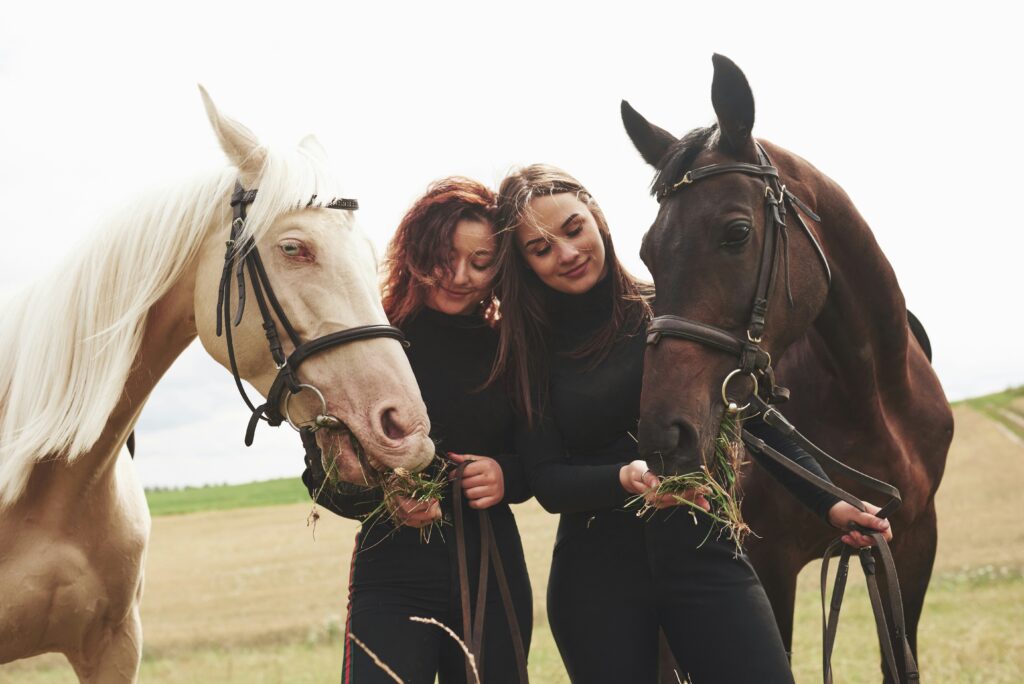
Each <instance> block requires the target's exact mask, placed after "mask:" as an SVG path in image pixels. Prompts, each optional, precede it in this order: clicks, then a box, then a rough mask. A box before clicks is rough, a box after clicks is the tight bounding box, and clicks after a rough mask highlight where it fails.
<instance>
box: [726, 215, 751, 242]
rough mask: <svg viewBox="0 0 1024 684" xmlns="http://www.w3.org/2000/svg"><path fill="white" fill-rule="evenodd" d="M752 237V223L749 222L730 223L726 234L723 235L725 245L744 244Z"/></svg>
mask: <svg viewBox="0 0 1024 684" xmlns="http://www.w3.org/2000/svg"><path fill="white" fill-rule="evenodd" d="M748 239H750V224H749V223H742V222H739V221H738V222H736V223H730V224H729V225H728V226H727V227H726V229H725V234H724V235H723V236H722V246H723V247H733V246H735V245H742V244H743V243H744V242H746V241H747V240H748Z"/></svg>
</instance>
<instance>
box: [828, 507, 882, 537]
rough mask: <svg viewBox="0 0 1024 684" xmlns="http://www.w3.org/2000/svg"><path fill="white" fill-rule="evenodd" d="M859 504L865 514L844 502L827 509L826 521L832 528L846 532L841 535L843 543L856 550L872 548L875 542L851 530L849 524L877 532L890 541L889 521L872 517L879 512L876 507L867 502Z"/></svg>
mask: <svg viewBox="0 0 1024 684" xmlns="http://www.w3.org/2000/svg"><path fill="white" fill-rule="evenodd" d="M861 503H863V504H864V508H866V509H867V512H864V511H859V510H857V507H856V506H854V505H852V504H848V503H846V502H845V501H840V502H839V503H837V504H835V505H834V506H832V508H830V509H828V521H829V522H830V523H831V524H832V526H833V527H838V528H839V529H841V530H845V531H846V534H844V535H843V541H844V542H845V543H847V544H849V545H850V546H854V547H857V548H863V547H867V546H874V544H875V540H874V539H872V538H871V537H869V536H867V535H866V534H861V533H860V532H857V531H856V530H851V529H850V523H857V524H858V525H860V526H861V527H867V528H869V529H872V530H877V531H878V532H881V533H882V537H883V538H884V539H885V540H886V541H892V526H891V525H890V524H889V521H888V520H886V519H884V518H879V517H878V516H876V515H874V514H875V513H877V512H878V511H879V508H878V506H874V505H872V504H869V503H868V502H867V501H862V502H861Z"/></svg>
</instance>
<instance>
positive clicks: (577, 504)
mask: <svg viewBox="0 0 1024 684" xmlns="http://www.w3.org/2000/svg"><path fill="white" fill-rule="evenodd" d="M546 296H547V308H548V315H549V320H550V322H551V338H550V339H551V349H550V360H549V369H550V371H549V372H550V378H549V387H548V399H547V405H546V407H544V409H543V411H542V412H541V415H540V417H539V418H535V422H534V425H533V427H532V428H531V427H529V426H527V425H525V424H520V425H519V427H518V429H517V430H516V450H517V452H518V453H519V454H521V456H522V458H523V459H524V460H525V462H526V468H527V472H528V474H529V478H530V488H531V489H532V491H533V494H534V496H536V497H537V501H539V502H540V504H541V505H542V506H543V507H544V508H545V509H547V510H548V511H549V512H552V513H582V512H590V511H600V510H607V509H612V508H621V507H622V506H623V505H624V504H625V502H626V500H627V499H628V498H630V497H631V496H632V495H629V494H627V493H626V491H625V490H624V489H623V488H622V485H621V484H620V482H619V470H620V469H621V468H622V466H624V465H626V464H627V463H629V462H631V461H634V460H636V459H638V458H640V455H639V449H638V447H637V441H636V438H635V437H636V434H637V423H638V421H639V418H640V388H641V383H642V379H643V359H644V350H645V348H646V335H645V334H644V333H645V328H646V326H642V327H641V328H640V329H639V330H637V331H635V332H633V333H628V334H627V333H624V334H623V335H622V337H620V339H619V340H618V341H617V342H616V343H615V344H614V345H613V347H612V349H611V351H610V352H609V354H608V355H607V356H606V357H605V358H604V359H602V360H601V362H600V363H598V364H597V365H596V366H594V367H591V365H590V360H589V359H574V358H571V357H570V356H569V353H570V352H572V351H573V350H575V349H577V348H578V347H579V346H580V344H581V343H583V342H585V341H586V340H588V339H590V338H591V337H593V335H594V334H595V333H597V332H598V331H599V330H600V328H601V327H602V326H604V325H605V324H606V323H607V322H608V320H609V318H610V316H611V309H612V281H611V278H607V277H606V278H605V279H604V280H602V281H600V282H599V283H598V284H597V285H595V286H594V287H593V288H591V290H590V291H588V292H586V293H584V294H581V295H569V294H564V293H561V292H556V291H554V290H549V291H548V292H547V293H546ZM744 427H745V428H746V429H748V430H750V431H751V432H752V433H754V434H756V435H757V436H758V437H760V438H761V439H763V440H764V441H765V442H767V443H768V444H769V445H771V446H773V447H774V448H776V449H777V450H779V451H781V452H782V453H783V454H784V455H786V456H788V457H789V458H790V459H792V460H793V461H795V462H796V463H798V464H799V465H801V466H803V467H804V468H806V469H808V470H810V471H811V472H812V473H814V474H815V475H818V476H819V477H822V478H824V479H828V478H827V476H826V475H825V473H824V471H823V470H822V469H821V466H820V465H818V462H817V461H815V460H814V458H813V457H812V456H810V455H809V454H808V453H806V452H805V451H803V450H802V449H800V448H799V447H798V446H797V445H796V444H795V443H793V442H792V441H791V440H789V439H788V438H786V437H784V436H782V435H780V434H778V433H777V432H775V431H774V430H772V429H771V428H769V427H768V426H767V425H765V424H764V423H763V422H761V421H760V420H759V419H755V420H748V421H747V422H746V423H745V424H744ZM759 462H761V463H762V465H764V466H765V468H766V469H768V471H769V472H770V473H771V474H772V475H773V476H774V477H775V478H776V479H778V480H779V481H780V482H781V483H782V484H783V485H784V486H785V487H786V488H787V489H789V490H790V491H791V492H792V493H793V494H794V495H796V496H797V498H798V499H800V501H802V502H803V503H804V504H805V505H807V506H808V507H809V508H811V509H812V510H813V511H815V512H816V513H817V514H818V515H819V516H821V517H824V516H825V515H826V514H827V512H828V509H829V508H831V507H832V505H833V504H835V503H836V501H838V499H836V498H835V497H833V496H832V495H830V494H827V493H823V492H820V491H819V490H817V489H816V488H814V487H812V486H809V485H807V484H806V483H804V482H803V480H801V479H800V478H798V477H796V476H794V475H792V474H790V473H788V472H787V471H786V470H785V469H784V468H782V467H780V466H778V465H775V464H774V463H771V462H770V461H767V460H764V461H762V460H760V459H759Z"/></svg>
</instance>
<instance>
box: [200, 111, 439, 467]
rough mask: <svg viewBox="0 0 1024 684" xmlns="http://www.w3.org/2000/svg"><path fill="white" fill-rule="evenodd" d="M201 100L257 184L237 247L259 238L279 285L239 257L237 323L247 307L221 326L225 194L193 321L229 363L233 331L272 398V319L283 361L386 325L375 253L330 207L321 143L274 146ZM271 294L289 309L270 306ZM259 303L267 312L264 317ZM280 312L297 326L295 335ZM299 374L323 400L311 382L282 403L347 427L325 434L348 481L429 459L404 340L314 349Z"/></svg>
mask: <svg viewBox="0 0 1024 684" xmlns="http://www.w3.org/2000/svg"><path fill="white" fill-rule="evenodd" d="M203 98H204V101H205V104H206V108H207V114H208V115H209V118H210V122H211V124H212V125H213V128H214V130H215V131H216V133H217V137H218V138H219V140H220V144H221V146H222V147H223V149H224V151H225V152H226V153H227V156H228V158H229V160H230V161H231V163H232V164H233V165H234V166H235V167H237V170H238V180H239V182H240V184H241V185H242V187H244V188H245V189H246V190H256V191H257V193H256V196H255V198H254V199H253V201H252V203H251V204H248V205H247V207H246V208H247V215H246V217H245V220H244V226H245V227H244V233H243V234H242V235H241V236H240V237H239V238H237V239H236V240H235V245H234V248H235V249H239V248H240V249H246V244H247V243H246V240H247V238H248V237H250V236H251V238H252V240H253V242H252V244H251V246H250V247H249V249H255V250H256V252H257V253H258V255H259V260H260V261H261V262H262V265H263V267H264V268H265V271H266V279H265V282H266V283H268V284H269V285H270V286H271V288H270V289H272V292H271V291H269V289H267V288H264V287H260V286H257V287H256V290H254V281H256V280H258V278H257V276H256V274H255V273H254V272H253V270H250V268H249V267H250V266H252V264H248V263H246V262H244V261H243V260H242V258H241V257H242V256H244V255H240V256H239V258H237V259H236V260H235V261H234V266H233V267H232V268H231V269H230V272H229V273H228V274H227V278H228V279H229V282H228V284H227V286H226V288H224V289H223V293H224V294H226V296H227V299H228V308H229V311H230V318H234V316H235V315H236V314H237V312H238V310H239V308H240V302H242V304H243V306H242V308H243V312H242V316H241V319H240V320H239V321H238V323H237V325H236V324H235V323H234V321H233V320H223V321H221V323H220V326H218V317H220V316H221V313H222V311H223V306H222V305H221V304H220V303H219V302H218V294H219V293H221V292H222V277H223V276H224V268H225V248H224V244H225V240H228V238H229V236H230V235H231V228H230V226H231V225H232V213H231V208H230V207H229V206H228V204H229V203H228V198H226V197H225V198H221V201H220V202H221V203H220V205H219V206H221V207H222V208H223V210H224V211H223V212H221V213H220V214H219V215H218V216H216V217H213V220H214V221H216V222H217V224H218V225H217V227H216V228H214V229H213V230H212V231H211V237H210V238H209V239H208V240H207V241H206V243H205V244H204V246H203V252H202V253H201V255H200V256H199V267H198V273H197V278H196V289H195V295H194V305H195V319H196V328H197V330H198V333H199V337H200V339H201V340H202V343H203V346H204V347H205V348H206V350H207V351H208V352H209V353H210V354H211V355H212V356H213V357H214V358H215V359H217V360H218V361H219V362H220V363H221V364H223V365H224V366H226V367H228V368H230V367H231V360H230V358H229V351H228V345H227V344H226V335H227V333H230V334H231V346H232V347H233V349H234V357H235V365H236V367H237V369H238V375H240V376H241V377H242V378H244V379H245V380H247V381H248V382H249V383H251V384H252V385H253V387H255V388H256V389H257V390H258V391H259V392H260V393H261V394H262V395H263V396H265V397H266V396H268V393H269V392H270V391H271V388H272V385H273V384H274V381H275V378H277V377H278V367H277V366H278V365H280V363H276V362H275V359H274V358H273V357H272V354H271V351H270V344H269V343H268V335H267V332H266V331H265V325H264V318H265V317H269V320H272V321H273V325H271V326H269V327H272V328H274V334H276V335H277V336H278V337H279V339H280V343H281V345H282V348H283V349H282V354H283V356H282V357H281V358H283V357H287V356H288V355H290V354H291V353H292V352H293V350H294V349H295V345H296V340H297V341H298V342H299V343H302V344H305V343H308V342H310V341H313V340H319V338H323V337H324V336H325V335H329V334H331V333H336V332H338V331H343V330H349V329H352V328H355V327H358V326H369V325H381V326H386V325H387V323H388V322H387V318H386V317H385V315H384V310H383V308H382V307H381V303H380V291H379V287H378V281H377V263H376V257H375V254H374V250H373V247H372V245H371V244H370V242H369V240H368V239H367V237H366V236H365V235H364V234H363V233H362V232H361V231H360V230H359V229H358V228H357V226H356V223H355V220H354V215H353V212H352V211H351V210H350V208H351V207H350V206H348V205H342V207H343V208H331V206H330V204H331V201H332V200H334V199H335V198H338V197H339V196H340V194H341V193H340V192H339V188H338V185H337V182H336V181H335V180H334V177H333V176H332V175H331V174H330V173H329V172H328V170H327V160H326V156H325V154H324V152H323V149H322V148H321V147H320V145H319V144H318V143H317V142H316V140H315V139H314V138H312V137H307V138H306V139H304V140H303V141H302V143H300V145H299V148H298V149H297V150H295V151H291V152H287V153H278V152H271V151H268V150H267V149H266V148H264V147H263V146H261V145H260V144H259V142H258V141H257V139H256V137H255V136H254V135H253V134H252V133H251V132H250V131H249V130H248V129H246V128H245V127H244V126H242V125H240V124H238V123H237V122H235V121H232V120H231V119H228V118H226V117H224V116H222V115H221V114H220V113H219V112H218V111H217V109H216V107H215V106H214V105H213V103H212V101H211V100H210V99H209V97H208V96H207V95H206V93H205V91H203ZM238 264H245V269H244V288H243V290H244V293H245V294H244V302H243V298H240V297H239V294H238V290H239V288H238V285H237V284H236V283H237V282H238V278H239V275H238V274H239V266H238ZM258 290H264V291H263V292H262V293H261V292H259V291H258ZM261 295H262V297H261ZM274 296H276V299H277V300H278V302H279V304H280V313H278V312H277V309H275V308H274V305H273V302H271V301H269V300H270V299H272V298H273V297H274ZM261 298H262V299H263V302H262V303H261V301H260V299H261ZM264 303H265V304H266V306H265V307H264V306H263V304H264ZM262 309H267V310H268V311H269V314H265V315H264V316H261V310H262ZM281 313H283V314H284V317H285V318H286V319H287V324H289V325H290V327H291V329H292V330H293V331H294V338H295V339H294V340H293V339H292V335H291V334H289V333H288V331H287V327H288V325H286V324H284V323H283V322H282V320H281V318H282V316H281ZM218 327H221V328H222V329H221V330H218ZM294 372H295V380H297V382H298V383H301V384H303V385H309V386H311V387H312V388H316V390H318V391H319V392H320V393H321V394H322V396H323V402H321V399H320V397H319V396H318V394H317V391H315V390H313V389H309V388H305V389H303V390H302V391H300V392H298V393H297V394H294V395H292V394H291V392H290V391H288V390H287V389H286V390H285V391H284V392H282V394H281V402H280V405H279V406H277V407H276V408H277V410H278V411H280V412H281V414H282V415H286V414H287V415H290V420H291V421H292V422H293V423H294V424H309V423H310V422H311V421H312V420H313V418H314V417H315V416H317V415H327V416H333V417H336V418H338V419H340V421H341V423H342V424H343V425H331V424H329V427H331V428H333V429H320V430H318V431H317V432H316V435H317V441H318V443H319V445H320V447H321V449H322V452H323V454H324V461H325V463H324V467H325V468H326V469H328V471H330V470H331V469H332V468H333V469H336V472H337V473H338V475H339V477H340V478H341V479H342V480H345V481H349V482H360V483H361V482H363V481H364V477H365V476H371V477H372V472H366V471H367V467H369V468H371V469H373V470H390V469H393V468H396V467H404V468H407V469H409V470H411V471H417V470H420V469H422V468H423V467H424V466H425V465H426V464H427V463H429V461H430V459H431V458H432V456H433V454H434V445H433V442H432V441H431V440H430V437H429V431H430V422H429V420H428V418H427V413H426V408H425V407H424V405H423V400H422V398H421V397H420V393H419V389H418V387H417V385H416V379H415V377H414V376H413V373H412V369H411V368H410V367H409V363H408V360H407V358H406V356H405V353H404V351H403V350H402V345H401V343H400V342H399V341H398V340H397V339H389V338H387V337H380V336H375V337H367V338H363V339H357V340H355V341H347V342H345V343H344V344H338V345H335V346H329V347H328V348H325V349H323V350H318V351H315V353H313V354H312V355H310V356H309V357H308V358H307V360H305V361H304V362H303V363H302V365H301V366H300V367H299V368H298V369H294ZM353 438H354V439H353ZM360 447H361V448H360ZM364 455H365V458H363V456H364ZM332 459H333V461H334V465H333V466H332V464H331V460H332Z"/></svg>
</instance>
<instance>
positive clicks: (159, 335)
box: [25, 266, 196, 500]
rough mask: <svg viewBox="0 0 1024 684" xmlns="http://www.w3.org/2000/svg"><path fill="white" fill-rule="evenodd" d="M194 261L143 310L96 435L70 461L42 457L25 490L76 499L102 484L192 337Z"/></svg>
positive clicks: (193, 327)
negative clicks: (120, 385)
mask: <svg viewBox="0 0 1024 684" xmlns="http://www.w3.org/2000/svg"><path fill="white" fill-rule="evenodd" d="M194 289H195V266H191V267H189V268H188V269H186V272H185V274H184V275H183V277H182V278H180V279H179V281H178V282H177V283H176V284H175V285H173V286H172V287H171V289H170V290H169V291H168V292H167V294H165V295H164V296H163V297H161V298H160V300H159V301H157V303H156V304H155V305H154V306H153V307H152V308H151V309H150V310H149V312H148V313H147V315H146V321H145V331H144V333H143V338H142V344H141V346H140V347H139V352H138V354H137V355H136V357H135V359H134V361H133V362H132V367H131V371H130V372H129V374H128V380H127V382H126V383H125V386H124V389H123V390H122V392H121V397H120V399H119V400H118V402H117V405H116V406H115V408H114V410H113V411H112V412H111V414H110V417H109V419H108V420H107V424H106V427H105V428H104V430H103V432H102V434H101V435H100V438H99V439H98V440H97V441H96V443H95V444H94V445H93V446H92V448H91V449H89V451H88V452H86V453H83V454H81V455H80V456H79V457H78V458H76V459H75V460H74V461H73V462H72V463H71V464H70V465H66V464H64V462H63V460H56V461H48V462H44V463H43V464H40V465H38V466H37V467H36V472H35V473H34V474H33V478H32V479H31V480H30V482H29V490H30V491H29V492H28V493H29V494H30V496H28V497H25V498H27V499H31V498H33V497H32V496H31V494H32V491H31V490H33V489H35V490H36V491H35V493H36V494H37V495H44V494H43V493H44V492H45V495H46V496H60V497H62V496H70V497H72V498H71V499H69V500H82V492H83V490H88V489H92V488H94V487H97V486H101V487H102V486H104V485H105V483H109V482H110V481H111V478H112V477H113V473H114V466H115V465H116V463H117V459H118V457H119V455H120V452H121V448H122V447H123V445H124V443H125V440H127V438H128V434H129V433H130V432H131V431H132V429H134V426H135V422H136V421H137V420H138V417H139V414H140V413H141V412H142V408H143V406H144V405H145V403H146V400H147V399H148V398H149V395H150V393H151V392H152V391H153V388H154V387H155V386H156V384H157V382H159V381H160V378H161V377H162V376H163V374H164V373H166V372H167V369H168V368H170V366H171V364H172V363H173V362H174V360H175V359H176V358H177V357H178V356H179V355H181V353H182V352H183V351H184V350H185V348H186V347H187V346H188V345H189V343H190V342H191V341H192V340H193V339H195V337H196V328H195V320H194V315H193V303H192V299H193V291H194Z"/></svg>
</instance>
